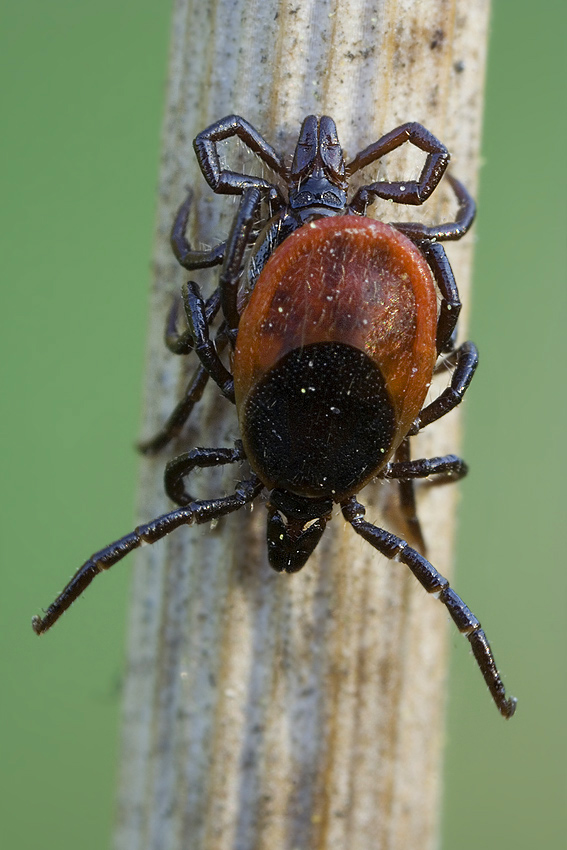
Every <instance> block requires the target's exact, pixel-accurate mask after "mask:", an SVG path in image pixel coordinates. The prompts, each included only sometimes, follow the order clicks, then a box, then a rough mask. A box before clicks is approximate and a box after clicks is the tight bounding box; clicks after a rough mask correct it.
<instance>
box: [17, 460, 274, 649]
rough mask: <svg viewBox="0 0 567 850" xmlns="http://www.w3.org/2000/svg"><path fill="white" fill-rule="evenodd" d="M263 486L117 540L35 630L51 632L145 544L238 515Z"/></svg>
mask: <svg viewBox="0 0 567 850" xmlns="http://www.w3.org/2000/svg"><path fill="white" fill-rule="evenodd" d="M263 486H264V485H263V484H262V482H261V481H260V479H259V478H258V477H257V476H256V475H254V476H252V478H250V479H248V480H246V481H241V482H240V483H239V484H238V485H237V486H236V489H235V492H234V494H233V495H232V496H226V497H224V498H221V499H209V500H206V501H205V500H203V501H198V502H191V504H189V505H187V507H183V508H178V509H177V510H175V511H171V513H167V514H163V515H162V516H160V517H157V519H154V520H152V521H151V522H148V523H146V524H145V525H139V526H138V527H137V528H136V529H134V531H131V532H130V534H126V535H125V536H124V537H121V538H120V540H116V541H115V542H114V543H111V544H110V545H109V546H106V547H105V548H104V549H101V550H100V551H99V552H95V554H94V555H92V557H90V558H89V560H88V561H86V563H84V564H83V566H82V567H81V568H80V569H79V570H78V571H77V572H76V573H75V575H74V576H73V578H72V579H71V581H70V582H69V584H68V585H67V586H66V587H65V588H64V589H63V591H62V592H61V593H60V594H59V596H58V597H57V599H56V600H55V601H54V602H53V603H52V604H51V605H50V606H49V608H48V609H47V611H46V612H45V613H44V616H43V617H34V618H33V620H32V627H33V630H34V632H35V633H36V634H38V635H41V634H43V633H44V632H46V631H47V630H48V629H50V628H51V626H52V625H53V624H54V623H55V622H56V621H57V620H58V619H59V617H60V616H61V615H62V614H63V613H64V612H65V611H66V610H67V608H68V607H69V606H70V605H71V604H72V603H73V602H74V601H75V599H77V597H78V596H80V595H81V593H83V591H84V590H86V588H87V587H88V586H89V584H90V583H91V581H92V580H93V579H94V578H96V576H97V575H98V574H99V573H101V572H103V571H104V570H108V569H110V567H113V566H114V564H117V563H118V562H119V561H121V560H122V558H124V557H125V556H126V555H127V554H128V553H129V552H132V550H133V549H137V548H138V547H139V546H141V545H142V544H143V543H155V542H156V541H157V540H161V539H162V537H166V536H167V535H168V534H170V533H171V532H172V531H174V530H175V529H176V528H179V526H181V525H192V524H193V523H197V524H201V523H205V522H210V521H211V520H213V519H217V518H218V517H221V516H225V514H229V513H232V512H233V511H237V510H239V509H240V508H241V507H243V505H246V504H248V503H249V502H251V501H252V500H253V499H255V498H256V496H257V495H258V494H259V493H260V491H261V490H262V488H263Z"/></svg>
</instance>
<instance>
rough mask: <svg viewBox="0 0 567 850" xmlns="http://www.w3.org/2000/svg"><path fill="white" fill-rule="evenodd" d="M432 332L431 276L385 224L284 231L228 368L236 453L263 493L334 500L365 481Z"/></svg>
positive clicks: (351, 221)
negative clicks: (241, 452)
mask: <svg viewBox="0 0 567 850" xmlns="http://www.w3.org/2000/svg"><path fill="white" fill-rule="evenodd" d="M436 324H437V296H436V288H435V283H434V279H433V275H432V273H431V271H430V269H429V266H428V265H427V262H426V261H425V259H424V257H423V256H422V254H421V253H420V251H419V250H418V249H417V248H416V246H415V245H414V244H413V243H412V242H411V241H410V240H409V239H408V238H407V237H405V236H404V235H403V234H401V233H399V232H398V231H397V230H395V228H393V227H391V226H390V225H387V224H384V223H382V222H379V221H375V220H373V219H369V218H366V217H358V216H354V215H349V216H334V217H333V216H332V217H328V218H321V219H318V220H316V221H313V222H310V223H308V224H305V225H304V226H303V227H301V228H299V229H298V230H296V231H295V232H294V233H292V234H291V236H289V237H288V238H287V239H286V240H285V241H284V242H283V243H282V245H281V246H280V247H279V248H278V249H277V250H276V251H275V252H274V254H273V255H272V256H271V257H270V259H269V260H268V262H267V263H266V266H265V267H264V269H263V271H262V273H261V275H260V277H259V278H258V281H257V283H256V286H255V289H254V290H253V292H252V294H251V296H250V300H249V302H248V304H247V305H246V308H245V309H244V312H243V315H242V318H241V321H240V325H239V329H238V337H237V343H236V350H235V356H234V364H233V372H234V381H235V395H236V404H237V409H238V415H239V420H240V429H241V434H242V438H243V442H244V447H245V450H246V453H247V455H248V457H249V460H250V462H251V465H252V466H253V468H254V469H255V470H256V472H257V473H258V475H260V477H261V478H262V480H264V481H265V483H266V485H267V486H269V487H286V488H287V489H289V490H291V491H292V492H296V493H298V494H299V495H305V496H310V497H313V498H315V497H318V496H319V497H323V496H329V495H331V496H332V497H333V498H335V499H342V498H345V497H346V496H347V495H350V494H351V493H353V492H356V490H358V489H360V488H361V487H362V486H363V485H364V484H365V483H366V482H367V481H368V480H369V479H370V478H371V477H373V476H374V475H375V474H376V473H377V472H378V471H379V469H380V468H381V467H382V466H383V465H384V463H386V461H387V460H388V458H389V457H391V455H392V453H393V451H394V450H395V449H396V447H397V446H398V445H399V444H400V442H401V440H402V439H403V437H404V436H405V435H406V434H407V432H408V430H409V428H410V426H411V424H412V422H413V420H414V419H415V417H416V416H417V415H418V413H419V411H420V410H421V407H422V405H423V401H424V399H425V396H426V393H427V390H428V387H429V384H430V381H431V375H432V373H433V368H434V365H435V360H436V356H437V354H436V345H435V335H436ZM341 452H343V453H345V452H346V456H348V462H349V464H351V468H350V470H349V472H348V474H347V473H346V466H347V464H346V463H345V464H344V466H345V474H343V473H342V472H341V471H340V470H337V467H340V466H342V464H341V463H340V453H341ZM345 459H346V457H345ZM286 464H287V466H288V467H290V469H288V468H287V467H286ZM317 478H319V480H318V481H317V480H316V479H317Z"/></svg>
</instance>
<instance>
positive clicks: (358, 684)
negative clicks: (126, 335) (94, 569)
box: [116, 0, 489, 850]
mask: <svg viewBox="0 0 567 850" xmlns="http://www.w3.org/2000/svg"><path fill="white" fill-rule="evenodd" d="M488 13H489V3H488V0H472V2H471V0H435V2H415V0H372V1H371V0H358V2H355V0H351V1H350V2H348V1H347V0H344V2H340V1H339V0H328V2H325V0H301V2H299V0H297V2H295V1H294V2H289V1H288V0H279V2H278V0H217V2H206V0H192V2H191V0H176V3H175V10H174V19H173V29H172V47H171V57H170V75H169V87H168V95H167V106H166V115H165V122H164V134H163V158H162V167H161V178H160V194H159V206H158V227H157V231H158V238H157V245H156V262H155V280H156V283H155V288H154V290H153V294H152V304H151V321H150V342H149V349H148V351H149V357H148V382H147V393H146V400H147V403H146V418H145V424H144V436H150V435H151V434H152V433H154V432H156V431H157V430H158V429H159V427H160V425H161V424H162V423H163V422H164V421H165V418H166V416H167V414H168V413H169V412H170V410H171V409H172V408H173V406H174V404H175V402H176V400H177V399H178V397H179V394H180V392H181V390H182V387H183V386H184V384H186V382H187V379H188V372H187V369H188V368H189V366H191V368H193V365H194V360H193V357H191V358H179V357H175V356H174V355H171V354H169V353H168V352H166V349H165V347H164V346H163V342H162V339H163V325H164V322H165V319H166V315H167V313H168V311H169V308H170V303H171V298H172V295H173V293H175V292H179V290H180V287H181V284H182V283H183V281H184V280H185V279H187V277H188V275H187V273H186V272H184V271H183V270H181V269H180V268H179V266H178V265H177V263H176V261H175V259H174V257H173V254H172V253H171V249H170V248H169V244H168V236H169V229H170V227H171V223H172V221H173V217H174V214H175V210H176V208H177V207H178V205H179V204H180V203H181V201H182V200H183V199H184V197H185V193H186V189H185V187H186V186H187V185H188V184H191V185H192V186H193V187H194V188H195V203H196V215H195V216H193V217H192V219H191V221H190V225H189V226H190V230H189V235H190V238H191V239H192V241H193V244H194V245H195V247H197V248H200V247H201V248H203V247H205V245H206V244H208V245H214V244H216V243H217V242H218V241H221V240H223V239H225V238H226V235H227V230H228V223H229V221H230V218H231V215H232V214H233V213H234V211H235V201H234V200H233V199H231V198H229V197H220V198H217V197H215V196H214V195H213V194H212V193H211V191H210V189H209V188H208V186H207V185H206V184H205V182H204V180H203V179H202V177H201V176H200V173H198V170H197V167H196V163H195V159H194V156H193V151H192V145H191V143H192V140H193V138H194V137H195V135H196V133H197V132H198V131H199V130H201V129H203V128H204V127H206V126H207V125H208V124H209V123H211V122H212V121H213V120H216V119H218V118H220V117H222V116H223V115H226V114H229V113H237V114H240V115H242V116H244V117H245V118H247V119H248V120H249V121H250V122H251V123H252V124H254V126H255V127H257V128H258V130H259V131H260V132H261V133H262V134H263V135H264V136H265V138H266V139H267V140H268V141H269V142H270V143H271V144H272V145H273V147H274V148H276V150H278V151H285V152H286V153H287V155H288V156H290V155H291V153H292V152H293V147H294V143H295V140H296V137H297V133H298V130H299V125H300V122H301V120H302V118H303V117H304V116H305V115H306V114H308V113H319V114H328V115H330V116H332V117H333V118H334V119H335V121H336V123H337V127H338V131H339V135H340V139H341V142H342V144H343V146H344V147H345V148H346V149H347V152H348V155H349V157H350V158H352V157H353V156H354V155H355V154H356V152H357V151H358V150H360V149H361V148H363V147H365V146H366V145H368V144H369V143H370V142H372V141H373V140H375V139H377V138H378V137H379V136H380V135H382V134H383V133H385V132H387V131H388V130H391V129H393V128H394V127H396V126H398V125H399V124H401V123H403V122H405V121H410V120H411V121H419V122H421V123H423V124H425V125H426V126H427V127H428V128H429V129H430V130H431V131H432V132H433V133H434V134H435V135H437V136H438V137H439V138H440V139H441V140H442V141H443V142H444V143H445V144H446V145H447V147H448V148H449V150H451V152H452V153H453V161H452V166H451V167H452V169H453V171H454V173H455V174H456V175H458V177H459V179H461V180H462V181H463V182H464V183H465V184H466V185H467V187H468V188H469V189H470V190H471V191H472V192H473V193H474V190H475V188H476V169H477V166H478V152H479V141H480V122H481V113H482V93H483V82H484V64H485V51H486V31H487V23H488ZM406 147H409V146H406ZM229 150H230V156H231V157H232V161H233V162H235V161H236V160H238V158H239V157H242V156H243V155H244V154H245V151H243V148H242V146H240V145H238V144H237V143H236V142H234V143H233V144H231V146H230V148H229ZM419 163H420V159H419V157H418V156H417V155H416V154H415V153H414V152H412V151H411V150H409V149H408V150H406V149H405V148H403V149H402V150H401V151H399V152H397V153H396V154H395V155H392V156H391V157H390V158H388V159H387V160H386V161H385V163H384V164H382V165H381V166H380V171H379V175H380V177H379V179H389V178H390V179H401V178H403V177H405V176H406V175H407V178H408V179H412V178H415V177H416V176H417V173H418V171H419V168H418V166H419ZM247 167H248V168H249V167H250V161H249V160H247ZM374 174H375V172H371V173H368V172H367V173H365V175H364V176H365V177H367V182H368V181H369V180H370V179H372V178H374ZM374 179H376V178H374ZM450 198H451V192H450V191H447V192H444V191H443V190H442V189H440V190H438V191H437V192H436V193H435V195H434V196H433V197H432V198H431V199H430V200H429V202H428V203H427V205H426V208H425V209H419V208H417V209H416V208H412V209H409V210H408V209H405V208H403V207H396V206H394V205H393V204H385V203H384V204H382V205H381V206H379V205H377V206H376V211H377V215H380V216H383V217H384V218H385V220H387V221H388V220H394V219H402V218H403V219H410V218H412V219H414V220H423V221H427V222H430V221H431V222H433V221H437V222H440V221H448V220H450V215H451V213H452V212H454V210H452V209H451V206H450ZM473 239H474V237H472V238H471V237H470V236H469V237H466V238H465V239H464V240H463V242H462V243H458V244H455V245H450V246H449V248H448V252H449V255H450V259H451V262H452V265H453V268H454V271H455V274H456V277H457V281H458V283H459V288H460V291H461V297H462V301H463V304H464V311H463V312H464V314H465V315H464V317H463V318H462V319H461V334H462V335H463V330H462V328H463V327H464V325H465V323H466V312H467V306H468V304H469V303H470V299H469V293H468V282H469V269H470V259H471V250H472V245H473ZM199 240H200V241H199ZM203 243H205V244H203ZM215 274H218V270H217V271H214V270H213V273H212V274H211V275H210V278H211V281H212V280H213V279H214V277H215ZM192 276H195V277H198V275H192ZM200 279H201V280H204V279H205V278H204V277H201V278H200ZM209 291H212V290H211V289H210V290H209ZM198 408H199V410H198V412H197V415H196V416H195V418H194V419H192V420H191V421H192V423H193V427H191V428H189V429H188V431H187V440H186V443H185V444H184V445H183V447H182V448H179V450H180V451H181V450H183V449H187V448H191V447H192V446H193V445H201V446H203V445H204V446H217V445H219V446H220V445H226V446H230V445H232V444H233V440H234V438H235V437H237V436H238V431H237V426H236V420H235V416H234V412H233V410H232V409H231V405H229V403H228V402H227V401H225V400H224V399H222V398H221V397H220V393H219V392H218V391H216V388H214V387H213V386H212V385H211V386H210V387H209V389H208V390H207V393H206V395H205V398H204V400H203V402H201V404H200V405H198ZM180 445H181V444H178V447H179V446H180ZM458 449H459V435H458V413H457V412H454V413H452V414H451V415H450V416H448V417H446V421H444V420H442V421H440V422H439V423H437V424H436V425H433V426H431V428H430V429H429V428H428V429H427V430H426V431H425V432H424V433H423V434H422V435H420V437H419V438H418V440H417V443H416V445H415V446H414V449H413V453H414V456H435V455H442V454H446V453H448V452H455V451H458ZM169 457H170V454H168V453H167V451H166V452H164V453H163V455H162V456H158V457H157V458H156V459H155V460H151V461H144V472H143V476H142V496H141V501H140V519H141V520H144V521H146V520H149V519H151V518H152V517H154V516H157V515H158V514H160V513H163V512H164V511H166V510H167V509H168V504H167V502H166V499H165V497H164V495H163V490H162V487H161V475H160V470H161V469H162V468H163V467H164V465H165V461H166V459H168V458H169ZM237 471H238V470H236V471H235V468H234V467H230V468H229V469H228V470H227V469H224V470H221V471H220V472H219V471H215V472H211V474H210V475H208V474H207V473H206V472H204V473H202V475H201V476H200V477H199V478H198V481H199V486H200V488H201V490H200V492H199V494H198V495H199V496H214V495H223V494H224V493H226V492H229V491H232V489H233V487H232V482H233V481H234V477H235V475H236V474H237ZM455 491H456V488H455V487H451V486H448V487H437V488H427V487H424V488H422V490H421V492H420V496H419V513H420V517H421V521H422V524H423V528H424V532H425V537H426V540H427V542H428V546H429V557H430V559H431V561H432V562H433V563H434V564H435V565H436V566H437V568H438V569H439V570H440V571H441V572H442V573H443V574H444V575H449V576H451V573H452V569H451V558H452V555H451V552H452V542H453V521H452V519H453V509H454V501H455V496H456V492H455ZM390 496H392V498H390ZM395 496H396V485H395V484H393V483H392V482H381V483H379V484H376V485H370V486H369V487H367V488H366V489H365V490H364V491H363V492H362V493H361V494H359V498H360V499H361V501H363V502H364V503H365V504H366V505H367V506H368V512H367V517H368V519H369V520H370V521H372V522H376V523H378V524H383V525H384V526H386V527H387V528H390V529H391V530H392V531H394V532H397V533H398V534H401V535H404V534H405V529H404V528H403V526H401V525H400V520H399V517H398V515H397V512H396V509H395V504H396V502H395ZM265 519H266V515H265V510H264V507H263V504H262V502H261V500H260V501H258V502H257V504H256V508H255V510H254V511H253V513H250V512H249V511H242V512H240V513H239V514H236V515H234V516H232V517H229V518H226V519H223V520H222V521H221V522H220V523H219V524H218V526H217V527H216V528H215V529H214V530H210V529H209V528H207V527H199V528H195V527H193V528H182V529H179V530H178V531H176V532H175V533H174V534H172V535H171V536H170V537H168V538H167V539H166V540H165V541H163V542H162V543H159V544H156V545H155V546H148V547H145V549H144V550H143V552H140V553H139V555H138V556H137V558H138V563H137V567H136V570H135V579H134V592H133V611H132V616H131V625H130V642H129V656H128V667H127V680H126V688H125V690H126V694H125V708H124V732H123V758H122V765H121V776H120V789H119V806H118V823H117V832H116V847H117V848H118V850H157V848H163V850H253V848H254V850H370V848H372V850H386V848H387V849H388V850H408V848H418V847H419V848H420V850H431V848H433V847H435V846H436V842H437V838H438V836H437V829H438V822H439V798H440V771H441V759H442V743H443V720H444V704H445V695H444V688H445V678H446V649H445V630H446V625H445V623H446V620H447V616H446V613H445V611H444V609H443V608H442V606H441V605H440V604H439V603H438V602H437V601H436V600H435V599H431V598H429V597H428V596H427V594H426V593H425V592H424V591H423V589H422V588H421V587H420V586H418V584H417V582H416V581H415V580H414V579H413V578H412V577H411V575H409V571H408V570H407V569H406V568H405V567H403V566H402V565H400V564H395V563H392V562H388V561H386V560H385V559H384V558H381V557H380V556H379V555H377V553H376V552H375V551H374V550H372V549H371V548H370V547H369V546H368V545H366V544H365V543H364V541H363V540H361V539H360V538H359V537H358V536H357V535H356V534H355V533H354V532H353V530H352V529H351V528H349V527H348V526H346V525H345V523H344V521H343V519H342V518H341V516H340V512H338V511H337V513H336V515H335V516H334V519H333V521H332V522H331V523H330V525H329V526H328V528H327V531H326V532H325V535H324V537H323V540H322V542H321V544H320V545H319V547H318V549H317V551H316V553H315V555H314V556H313V557H312V558H311V559H310V561H309V562H308V564H307V566H306V567H305V568H304V569H303V571H302V572H300V573H299V574H297V575H292V576H286V575H283V576H279V575H276V574H275V573H273V572H272V571H271V570H270V568H269V567H268V566H267V562H266V548H265V542H264V535H265ZM456 585H457V588H458V581H457V583H456ZM467 647H468V645H467V644H466V643H465V642H463V663H469V664H470V663H473V662H472V659H471V658H470V657H468V656H469V654H468V651H467ZM479 688H482V683H481V680H480V677H479Z"/></svg>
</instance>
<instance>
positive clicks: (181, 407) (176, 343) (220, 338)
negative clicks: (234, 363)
mask: <svg viewBox="0 0 567 850" xmlns="http://www.w3.org/2000/svg"><path fill="white" fill-rule="evenodd" d="M219 307H220V291H219V290H218V289H216V290H215V292H213V294H212V295H211V297H210V298H208V299H207V301H206V303H205V319H206V321H207V323H208V324H210V323H211V322H212V321H213V320H214V318H215V316H216V314H217V312H218V310H219ZM178 308H179V302H178V300H176V301H175V302H174V304H173V306H172V309H171V311H170V313H169V317H168V321H167V324H166V330H165V343H166V345H167V347H168V348H169V350H170V351H172V352H173V353H174V354H190V353H191V351H193V349H194V347H195V342H194V339H193V334H192V331H191V329H189V328H188V329H187V330H186V331H183V333H179V331H178V330H177V312H178ZM215 340H216V341H215V345H216V349H217V351H222V349H223V348H224V346H225V345H226V342H227V337H226V333H225V328H224V324H223V325H221V327H220V328H219V329H218V331H217V334H216V337H215ZM209 377H210V375H209V373H208V371H207V370H206V369H205V367H204V366H199V368H198V369H197V371H196V372H195V373H194V374H193V376H192V378H191V380H190V381H189V384H188V385H187V388H186V390H185V392H184V394H183V397H182V399H181V401H179V402H178V403H177V404H176V406H175V408H174V409H173V411H172V412H171V413H170V415H169V417H168V419H167V421H166V423H165V425H164V426H163V427H162V428H161V429H160V430H159V431H158V433H157V434H155V435H154V436H153V437H151V438H150V439H149V440H145V441H143V442H141V443H139V444H138V449H139V450H140V451H141V452H142V454H156V453H157V452H159V451H160V450H161V449H163V448H164V447H165V446H166V445H167V444H168V443H169V442H170V441H171V440H173V439H175V437H177V436H178V435H179V434H180V433H181V431H182V429H183V426H184V425H185V423H186V422H187V420H188V418H189V416H190V415H191V413H192V411H193V408H194V407H195V405H196V404H197V402H198V401H200V400H201V398H202V396H203V392H204V391H205V387H206V385H207V383H208V380H209Z"/></svg>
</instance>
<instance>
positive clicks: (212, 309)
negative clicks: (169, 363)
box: [164, 287, 220, 354]
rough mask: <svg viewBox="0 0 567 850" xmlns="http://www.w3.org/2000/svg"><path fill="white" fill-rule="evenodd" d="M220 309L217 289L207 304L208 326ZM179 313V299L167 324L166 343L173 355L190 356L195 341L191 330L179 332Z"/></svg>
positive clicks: (173, 306) (171, 310) (172, 308)
mask: <svg viewBox="0 0 567 850" xmlns="http://www.w3.org/2000/svg"><path fill="white" fill-rule="evenodd" d="M219 308H220V289H219V288H218V287H217V289H215V291H214V292H213V294H212V295H211V296H210V297H209V298H207V300H206V302H205V319H206V322H207V324H208V325H210V324H212V322H213V321H214V319H215V316H216V315H217V313H218V311H219ZM178 313H179V298H176V299H175V300H174V302H173V304H172V305H171V309H170V311H169V314H168V317H167V321H166V324H165V334H164V342H165V344H166V346H167V348H169V350H170V351H171V352H172V354H189V353H190V352H191V351H193V349H194V348H195V340H194V339H193V335H192V333H191V331H190V329H189V328H187V329H186V330H185V331H183V332H182V333H180V332H179V331H178V330H177V316H178Z"/></svg>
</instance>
